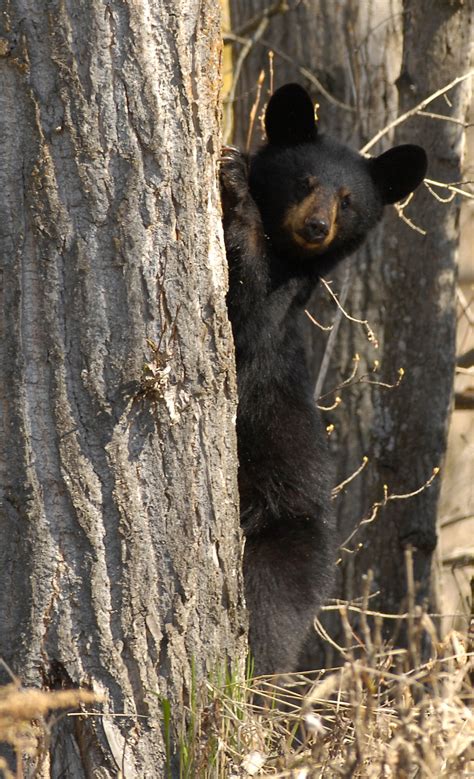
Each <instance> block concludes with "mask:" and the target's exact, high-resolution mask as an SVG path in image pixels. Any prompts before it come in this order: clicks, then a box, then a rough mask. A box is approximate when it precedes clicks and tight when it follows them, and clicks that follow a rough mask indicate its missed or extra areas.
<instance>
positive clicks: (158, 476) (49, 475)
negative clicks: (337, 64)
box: [0, 0, 244, 778]
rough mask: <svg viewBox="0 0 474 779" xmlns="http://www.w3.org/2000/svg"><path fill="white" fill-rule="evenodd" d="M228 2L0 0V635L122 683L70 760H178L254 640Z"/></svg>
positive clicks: (155, 763) (50, 673)
mask: <svg viewBox="0 0 474 779" xmlns="http://www.w3.org/2000/svg"><path fill="white" fill-rule="evenodd" d="M216 6H217V4H216V3H213V2H205V3H200V2H198V0H166V1H164V0H163V2H158V0H150V2H148V3H145V2H144V3H136V2H132V0H120V1H119V0H110V2H107V3H106V4H104V3H102V2H99V1H98V0H85V1H84V2H82V3H77V2H75V0H66V2H59V1H58V2H56V1H54V2H50V3H48V4H47V8H46V7H45V6H44V5H43V4H41V3H35V2H32V1H31V0H18V2H16V3H14V4H12V3H10V2H7V0H5V2H1V3H0V9H1V14H0V25H1V29H0V55H1V56H0V122H1V130H0V145H1V147H0V181H1V184H0V254H1V288H0V296H1V297H0V312H1V317H2V340H1V352H2V353H1V358H0V402H1V417H0V426H1V430H0V478H1V485H0V486H1V490H2V493H1V501H2V502H1V513H0V524H1V528H0V535H1V539H2V541H1V545H0V657H1V658H3V659H4V660H5V661H6V662H7V663H8V665H9V666H10V668H11V669H12V670H13V671H14V672H15V673H16V674H17V675H18V676H19V677H20V679H21V680H22V682H24V683H25V684H32V685H36V686H38V685H45V686H46V687H51V688H54V687H58V686H66V687H67V686H70V685H73V686H76V685H85V686H88V687H91V688H92V689H94V690H98V691H100V690H102V691H105V692H106V695H107V701H106V703H105V704H104V708H103V711H104V712H105V716H104V717H101V716H93V717H87V718H86V717H84V718H78V717H75V718H71V719H67V718H62V719H61V720H60V721H59V722H58V724H57V725H56V726H55V727H54V730H53V734H52V743H51V749H50V755H49V768H48V766H46V767H43V771H44V775H51V776H53V777H59V776H68V777H86V776H87V777H89V776H96V777H99V776H100V777H116V776H118V775H119V772H120V771H123V772H124V773H123V775H125V776H127V777H128V778H129V777H140V778H141V777H145V776H147V777H153V776H156V777H158V776H163V775H164V772H165V768H164V765H165V761H166V756H165V751H166V739H167V738H168V735H169V736H170V738H171V749H173V748H174V746H175V742H174V738H175V735H176V727H177V726H178V725H179V724H180V722H181V717H182V710H183V706H184V705H185V704H186V703H188V702H189V698H190V693H191V682H192V676H193V674H195V675H196V676H197V677H198V678H200V677H202V676H203V675H204V674H205V673H208V672H212V671H213V670H216V668H217V667H218V666H221V665H224V664H225V663H226V662H229V661H230V660H231V659H233V660H235V661H238V660H239V658H241V657H242V652H243V649H244V647H243V638H242V636H243V632H244V630H243V611H242V602H241V595H240V593H241V591H242V588H241V574H240V551H241V539H240V531H239V529H238V512H237V493H236V460H235V440H234V426H233V416H234V414H235V403H236V391H235V377H234V363H233V348H232V338H231V332H230V328H229V325H228V321H227V314H226V309H225V300H224V294H225V287H226V276H225V271H224V267H225V261H224V254H223V245H222V241H221V227H220V214H219V208H218V193H217V187H216V160H217V157H218V154H219V147H220V140H219V130H218V118H219V117H218V90H219V84H220V78H219V75H220V73H219V68H220V46H221V42H220V26H219V24H220V20H219V9H218V7H216ZM147 339H150V341H149V342H147ZM145 364H146V366H147V367H145V368H144V365H145ZM163 699H167V701H168V702H169V706H170V711H171V717H172V724H171V731H170V733H169V734H165V733H164V729H163V724H162V717H161V707H162V701H163ZM107 715H110V716H107ZM112 715H113V716H112ZM116 715H119V716H116ZM174 771H175V768H173V772H174ZM42 775H43V774H42ZM121 775H122V774H121Z"/></svg>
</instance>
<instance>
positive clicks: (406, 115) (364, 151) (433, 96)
mask: <svg viewBox="0 0 474 779" xmlns="http://www.w3.org/2000/svg"><path fill="white" fill-rule="evenodd" d="M473 76H474V69H473V70H469V71H468V72H467V73H464V74H463V75H462V76H458V77H457V78H455V79H453V80H452V81H450V83H449V84H446V86H444V87H442V88H441V89H438V90H437V91H436V92H433V93H432V94H431V95H429V97H425V99H424V100H422V101H421V102H420V103H418V104H417V105H416V106H414V107H413V108H411V109H410V111H406V112H405V113H404V114H402V115H401V116H398V117H397V118H396V119H394V120H393V121H392V122H389V124H387V125H385V127H383V128H382V129H381V130H379V132H378V133H376V134H375V135H374V137H373V138H372V139H371V140H370V141H369V142H368V143H366V144H365V146H363V147H362V149H361V150H360V153H361V154H367V152H368V151H369V149H371V148H372V147H373V146H375V144H376V143H378V141H380V139H381V138H383V137H384V135H387V133H389V132H390V130H393V129H394V128H395V127H398V125H399V124H402V123H403V122H406V120H407V119H409V118H410V116H414V114H416V113H418V111H422V110H423V109H424V108H426V106H427V105H429V104H430V103H432V102H433V100H436V98H437V97H440V96H441V95H444V94H445V93H446V92H449V90H450V89H452V88H453V87H455V86H457V84H460V83H461V82H462V81H466V79H468V78H472V77H473Z"/></svg>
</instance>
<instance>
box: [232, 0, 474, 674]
mask: <svg viewBox="0 0 474 779" xmlns="http://www.w3.org/2000/svg"><path fill="white" fill-rule="evenodd" d="M266 6H268V4H267V3H265V2H262V1H261V0H238V1H237V0H235V1H234V2H231V8H232V11H233V20H232V26H233V29H235V30H239V28H241V27H242V26H244V29H245V35H246V36H247V37H251V36H252V35H253V36H254V38H255V40H254V43H253V46H252V48H251V49H250V54H249V56H248V57H247V58H246V59H245V62H244V64H243V67H242V75H241V79H240V82H239V86H238V88H237V90H236V97H237V101H236V103H235V125H236V138H237V140H238V142H240V143H244V142H245V137H246V128H247V126H248V116H249V107H250V106H251V105H252V103H253V101H254V99H255V96H256V94H257V87H256V83H257V77H258V74H259V72H260V70H261V69H262V68H264V69H266V72H267V79H266V81H265V83H264V90H263V98H262V101H263V100H264V99H266V96H267V94H268V87H269V78H268V61H267V54H268V49H270V48H272V49H273V50H274V52H275V56H274V63H273V70H274V85H275V86H279V85H281V84H283V83H285V82H286V81H299V82H300V83H302V84H304V86H306V87H307V88H308V89H309V90H310V91H311V92H312V94H313V95H314V97H315V99H316V100H317V102H318V103H319V104H320V105H319V109H318V116H319V118H320V124H321V129H322V131H327V132H328V133H332V134H334V135H335V136H336V137H338V138H339V139H340V140H342V141H344V142H347V143H348V144H349V145H352V146H354V147H355V148H361V147H362V146H363V145H364V144H365V143H366V142H367V141H368V140H369V139H370V138H371V137H373V135H374V134H375V133H376V132H377V131H378V130H379V129H381V128H382V127H383V126H385V125H386V124H387V123H388V122H389V121H391V120H393V119H394V118H395V117H396V116H397V115H398V114H401V113H403V112H404V111H406V110H408V109H410V108H411V107H412V106H414V105H415V104H416V103H417V102H419V101H421V100H422V99H423V98H424V97H427V96H428V95H430V93H432V92H434V91H435V90H437V89H439V88H440V87H443V86H444V85H445V84H447V83H448V82H449V81H451V80H452V79H454V78H455V77H457V76H459V75H461V74H462V73H464V72H465V71H467V70H468V69H469V62H470V60H471V57H472V54H471V40H472V15H473V14H472V6H471V5H470V4H468V3H466V4H463V3H451V2H447V1H445V0H439V1H438V2H435V3H433V2H426V3H425V2H422V3H418V2H413V3H412V2H408V1H407V0H406V1H405V2H402V0H374V1H373V2H372V1H371V2H367V3H359V2H353V0H343V1H342V2H337V3H335V2H331V1H330V0H328V2H325V1H324V0H321V2H316V0H309V2H305V3H299V2H294V3H289V11H287V12H286V13H284V14H281V13H280V14H278V13H277V14H276V15H273V16H271V18H270V19H269V20H268V24H267V26H266V28H265V29H264V30H263V27H262V26H261V27H259V26H258V22H257V21H256V22H255V23H254V24H253V25H252V26H251V29H249V28H248V26H247V28H245V22H246V21H247V20H249V19H256V17H258V15H259V14H260V15H261V12H262V10H263V9H264V7H266ZM260 19H261V16H260ZM260 24H262V22H261V21H260ZM264 24H265V23H263V25H264ZM234 48H235V52H236V55H235V59H236V60H237V56H238V52H239V45H238V44H234ZM240 50H241V49H240ZM301 67H304V68H306V69H307V70H308V71H309V74H310V76H308V77H306V74H305V71H302V70H301ZM314 77H316V79H317V80H318V81H319V82H320V84H321V85H322V87H323V90H324V91H322V90H321V88H319V87H318V86H317V85H315V83H314ZM312 78H313V80H311V79H312ZM265 90H267V91H265ZM468 95H469V84H468V82H467V83H464V84H461V85H460V86H458V87H456V89H454V90H452V91H451V92H450V93H449V102H447V101H445V100H444V98H440V99H438V100H437V101H436V102H435V103H433V104H432V105H431V106H430V108H429V109H428V110H431V111H433V112H436V113H441V114H444V115H446V116H448V117H455V118H456V119H458V120H460V121H461V122H462V121H465V116H466V110H467V105H468ZM463 137H464V128H463V127H462V126H461V125H456V124H453V123H450V122H445V121H435V120H432V119H427V118H413V119H411V120H409V121H408V122H407V123H406V124H403V125H401V126H400V127H399V129H398V130H397V131H396V132H393V131H392V132H391V133H390V134H389V135H387V136H385V138H384V139H383V141H382V142H381V143H379V144H378V145H377V146H376V147H375V148H374V149H372V150H371V153H374V154H378V153H380V152H381V151H383V149H384V148H387V147H388V146H389V145H394V144H396V143H403V142H410V143H419V144H420V145H422V146H424V147H425V148H426V149H427V151H428V154H429V159H430V168H429V174H428V175H429V177H430V178H434V179H439V180H441V181H446V182H453V181H460V180H461V178H462V173H461V163H462V141H463ZM257 141H258V134H257V133H255V135H254V144H255V143H256V142H257ZM406 213H407V216H409V217H410V218H411V219H413V221H414V222H415V223H417V224H420V225H421V226H422V227H423V228H424V229H425V230H426V231H427V234H426V236H422V235H420V234H419V233H418V232H414V231H413V230H412V229H410V227H408V226H407V225H406V224H405V223H404V222H402V221H401V219H399V218H398V216H397V215H396V213H395V211H392V212H391V213H390V212H387V214H386V216H385V218H384V222H383V224H382V225H381V226H380V228H379V229H377V230H376V231H374V233H373V234H372V235H371V236H370V237H369V239H368V240H367V242H366V244H365V246H364V247H363V248H362V249H361V250H360V251H358V252H357V254H356V255H354V256H353V257H352V258H351V259H350V260H348V261H347V263H346V264H345V265H344V266H343V267H341V268H340V270H339V271H337V272H336V273H334V274H333V280H334V284H333V289H334V290H335V291H339V292H340V291H341V290H342V289H346V290H347V291H348V297H347V301H346V304H345V305H346V308H347V310H348V311H349V312H350V313H351V314H352V315H353V316H355V317H357V318H359V319H363V320H368V321H369V323H370V325H371V327H372V329H373V330H374V331H375V334H376V336H377V340H378V348H377V349H375V348H374V345H373V343H370V342H369V341H368V340H367V337H366V331H365V329H364V328H363V327H361V326H360V325H355V324H354V323H353V322H350V321H348V320H347V319H345V318H344V317H342V318H341V319H340V324H339V327H338V330H337V333H336V332H334V333H331V334H330V335H329V336H328V335H327V334H325V333H323V332H321V331H319V330H317V329H315V328H314V326H311V325H310V324H308V328H311V331H310V330H309V334H308V335H309V350H310V357H311V359H313V361H314V365H315V379H317V378H318V376H319V377H320V379H321V378H324V383H323V384H322V385H321V382H319V385H320V391H322V393H323V394H324V393H328V392H329V391H330V390H331V389H332V388H334V387H335V386H337V385H338V384H339V383H340V382H341V381H342V380H344V379H345V378H346V377H348V376H349V375H350V374H351V372H352V369H353V364H354V363H353V358H354V356H355V355H356V354H359V355H360V358H361V360H360V368H359V371H358V375H359V376H360V375H362V374H365V373H367V372H370V371H372V368H373V365H374V361H375V360H378V361H379V363H380V367H379V370H378V371H377V374H376V375H370V379H375V380H379V381H380V380H381V381H384V382H387V383H395V382H396V380H397V375H398V374H397V372H398V369H399V368H401V367H403V369H404V371H405V376H404V379H403V381H402V382H401V384H400V386H399V387H397V388H396V389H393V390H389V389H386V388H383V387H381V386H377V385H367V384H364V383H360V384H356V385H353V386H352V387H350V388H348V389H347V388H346V389H344V390H342V391H341V392H340V393H339V394H341V396H342V399H343V402H342V404H341V406H340V407H339V408H338V409H337V410H335V411H333V412H328V414H327V421H328V424H329V423H333V424H334V425H335V430H334V433H333V434H332V436H331V443H332V448H333V453H334V456H335V459H336V462H337V467H338V481H339V482H340V481H342V480H343V479H345V478H346V477H348V476H349V475H350V474H352V473H353V472H354V471H355V470H356V469H357V468H358V467H359V466H360V464H361V462H362V458H363V456H368V458H369V462H368V465H367V467H366V468H365V470H364V471H363V473H362V474H361V475H360V476H359V477H357V478H356V479H355V480H354V481H353V482H352V483H351V484H350V485H348V487H347V488H346V489H345V491H344V493H343V494H341V495H339V497H338V498H337V510H338V523H339V533H340V540H341V541H343V540H344V539H346V538H347V537H348V536H349V535H350V534H351V532H352V531H353V529H354V528H355V527H356V526H357V525H358V523H359V522H360V520H361V519H362V518H363V517H364V516H368V515H370V512H371V506H372V505H373V504H374V501H380V500H381V499H382V498H383V495H384V485H385V484H387V486H388V492H389V493H391V494H393V493H396V494H400V493H408V492H411V491H413V490H416V489H417V488H419V487H420V486H422V485H423V484H424V483H425V482H426V481H427V479H428V478H429V477H430V476H431V474H432V469H433V468H434V467H435V466H439V465H442V463H443V458H444V453H445V448H446V432H447V421H448V416H449V408H450V403H451V395H452V379H453V367H454V348H455V347H454V332H455V307H454V283H455V266H456V250H457V234H456V224H457V219H458V214H459V200H454V201H453V202H451V203H449V204H441V203H439V202H438V201H436V200H435V199H434V198H433V197H432V196H430V195H429V194H428V193H427V192H426V191H423V189H422V190H421V191H419V192H418V193H416V195H415V198H414V200H413V202H412V203H411V204H410V206H409V207H408V209H407V212H406ZM310 310H311V312H312V313H313V314H314V316H315V317H316V319H317V320H318V321H319V322H322V323H324V324H328V323H330V322H331V320H332V319H333V318H334V304H333V302H331V301H330V300H329V299H328V294H327V293H326V292H324V291H323V290H319V292H318V293H317V295H316V296H315V299H314V300H313V304H312V306H311V309H310ZM334 336H336V337H334ZM325 357H330V361H329V369H328V370H327V372H326V371H325V370H323V375H322V376H320V366H321V363H322V361H323V358H325ZM333 400H334V394H333V395H329V396H327V397H325V398H324V400H323V401H322V404H323V405H330V404H331V402H332V401H333ZM439 486H440V480H439V479H438V480H435V482H434V483H433V485H432V486H431V487H430V488H429V489H426V490H424V491H423V492H422V493H421V494H419V495H418V496H416V497H414V498H412V499H410V500H400V501H393V502H392V501H390V502H389V503H388V504H387V506H386V507H385V508H383V509H382V510H381V511H380V512H379V514H378V517H377V519H376V521H375V522H374V523H372V524H370V525H367V526H365V527H364V528H362V529H361V530H360V531H358V533H357V534H356V535H355V536H354V538H353V539H352V540H351V542H350V543H349V544H348V545H347V546H348V548H349V550H350V552H349V553H346V552H344V553H342V554H341V557H342V562H341V564H340V565H339V575H338V587H337V591H336V592H335V595H336V596H337V597H340V598H346V599H351V598H353V597H357V596H360V595H361V593H362V589H363V587H362V575H363V574H364V573H365V572H366V571H367V570H368V568H371V569H372V570H373V572H374V580H373V589H374V590H377V591H379V592H380V595H379V596H378V597H377V598H376V599H374V600H373V601H372V602H371V603H372V607H373V608H377V607H379V608H380V610H382V611H389V612H395V613H396V612H397V611H398V610H399V609H400V608H403V607H404V605H405V604H404V599H405V595H406V583H405V575H404V568H405V563H404V549H405V547H406V546H407V544H412V545H413V546H414V550H415V551H414V567H415V578H416V586H417V597H418V599H419V601H425V602H430V600H431V598H432V593H431V585H430V567H431V558H432V552H433V548H434V545H435V543H436V514H437V504H438V494H439ZM359 544H361V545H362V546H361V547H358V545H359ZM356 550H357V551H356ZM338 621H339V617H338V616H334V617H329V616H328V619H327V620H326V622H327V624H328V627H329V631H330V633H331V634H332V635H334V636H335V637H336V638H339V639H340V637H341V631H340V626H339V625H338ZM334 659H335V658H333V657H332V649H331V647H329V646H328V645H325V646H324V647H321V651H320V652H319V655H318V658H317V662H318V663H332V662H333V661H334Z"/></svg>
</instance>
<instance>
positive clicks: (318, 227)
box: [304, 216, 330, 242]
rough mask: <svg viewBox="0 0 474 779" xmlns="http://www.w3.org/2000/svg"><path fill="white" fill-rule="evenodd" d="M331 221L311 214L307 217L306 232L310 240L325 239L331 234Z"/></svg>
mask: <svg viewBox="0 0 474 779" xmlns="http://www.w3.org/2000/svg"><path fill="white" fill-rule="evenodd" d="M329 229H330V228H329V223H328V222H327V220H326V219H323V218H321V217H319V216H309V217H308V218H307V219H305V223H304V232H305V235H306V237H307V239H308V240H310V241H314V242H318V241H323V240H324V239H325V238H326V236H327V235H329Z"/></svg>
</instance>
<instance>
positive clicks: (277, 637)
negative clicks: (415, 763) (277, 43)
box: [221, 84, 426, 674]
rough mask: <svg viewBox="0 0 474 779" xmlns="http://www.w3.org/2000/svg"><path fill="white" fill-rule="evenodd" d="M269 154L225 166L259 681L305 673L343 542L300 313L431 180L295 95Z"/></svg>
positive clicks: (228, 153)
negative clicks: (329, 129)
mask: <svg viewBox="0 0 474 779" xmlns="http://www.w3.org/2000/svg"><path fill="white" fill-rule="evenodd" d="M266 130H267V136H268V143H267V144H266V145H265V146H263V148H262V149H261V150H260V151H259V152H258V153H257V154H256V155H255V156H254V157H252V158H251V159H250V160H248V159H247V158H246V157H245V156H244V155H243V154H242V153H241V152H239V151H238V150H237V149H226V150H225V152H224V155H223V159H222V166H221V186H222V203H223V211H224V233H225V243H226V251H227V258H228V264H229V294H228V309H229V316H230V320H231V322H232V328H233V333H234V340H235V350H236V360H237V376H238V390H239V407H238V415H237V435H238V447H239V463H240V468H239V489H240V501H241V522H242V527H243V530H244V533H245V536H246V543H245V554H244V578H245V591H246V599H247V605H248V609H249V617H250V636H249V638H250V646H251V649H252V652H253V655H254V659H255V672H256V673H257V674H261V673H285V672H290V671H295V670H298V669H300V662H301V656H302V651H303V649H304V645H305V642H306V640H307V637H308V635H309V632H310V630H311V629H312V622H313V618H314V615H315V614H316V612H317V611H318V609H319V607H320V605H321V603H322V601H323V600H324V598H325V597H326V596H327V595H328V593H329V591H330V587H331V580H332V571H333V567H334V559H335V546H336V533H335V525H334V518H333V514H332V510H331V503H330V489H331V486H332V484H333V474H332V469H331V465H330V458H329V455H328V448H327V443H326V434H325V429H324V424H323V422H322V419H321V416H320V413H319V412H318V410H317V408H316V406H315V404H314V400H313V385H312V381H311V378H310V372H309V370H308V367H307V365H306V361H305V351H304V342H303V329H302V324H303V317H304V312H303V308H304V305H305V304H306V302H307V300H308V298H309V295H310V294H311V292H312V290H313V289H314V287H315V285H316V283H317V281H318V278H319V277H320V276H321V275H324V274H326V273H327V272H328V271H329V270H331V269H332V268H333V267H334V266H335V265H336V263H338V262H339V261H340V260H341V259H343V257H345V256H347V255H348V254H350V253H351V252H353V251H354V249H355V248H356V247H357V246H359V245H360V243H361V242H362V241H363V240H364V238H365V236H366V235H367V232H368V231H369V230H370V229H371V228H372V227H373V226H374V225H375V224H376V223H377V222H378V221H379V219H380V218H381V216H382V211H383V206H384V205H385V203H387V202H394V200H397V199H401V198H403V197H405V196H406V195H407V194H408V193H409V192H411V191H412V190H413V189H414V188H415V187H416V186H417V185H418V184H419V183H420V181H421V180H422V178H423V176H424V173H425V171H426V155H425V153H424V151H423V150H422V149H420V148H419V147H415V146H403V147H398V148H396V149H392V150H391V151H389V152H386V153H385V154H384V155H381V157H379V158H376V159H374V160H367V159H364V158H363V157H361V156H360V155H359V154H358V153H357V152H354V151H352V150H350V149H349V148H347V147H346V146H342V145H341V144H338V143H336V142H335V141H333V140H332V139H330V138H326V137H325V136H321V135H318V133H317V130H316V124H315V122H314V112H313V106H312V103H311V100H310V98H309V96H308V95H307V93H306V92H305V90H303V89H302V88H301V87H299V86H298V85H296V84H289V85H287V86H285V87H282V88H281V89H280V90H278V91H277V92H276V93H275V94H274V95H273V97H272V99H271V100H270V103H269V105H268V108H267V112H266Z"/></svg>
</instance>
